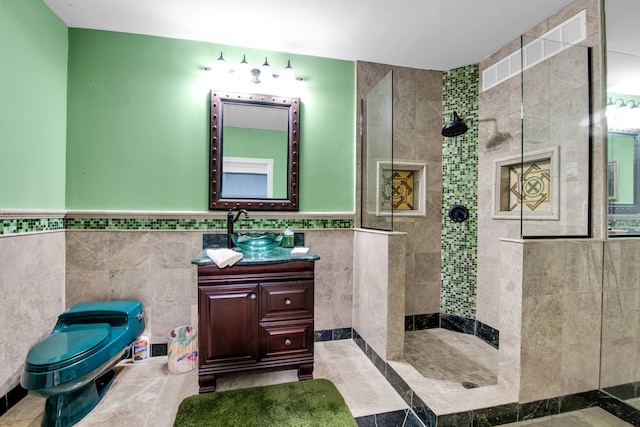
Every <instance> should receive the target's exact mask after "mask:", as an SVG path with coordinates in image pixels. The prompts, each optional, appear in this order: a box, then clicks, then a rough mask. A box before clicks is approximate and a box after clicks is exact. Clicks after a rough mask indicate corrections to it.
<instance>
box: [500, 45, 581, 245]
mask: <svg viewBox="0 0 640 427" xmlns="http://www.w3.org/2000/svg"><path fill="white" fill-rule="evenodd" d="M521 46H522V49H521V52H524V53H523V54H521V70H523V71H522V72H521V78H522V81H521V86H520V88H521V125H522V129H521V130H522V135H521V152H520V155H521V157H520V162H519V165H517V166H515V167H514V168H512V169H519V170H512V171H510V172H509V173H510V177H509V178H508V179H509V180H510V181H509V184H508V187H509V197H510V198H511V200H514V199H515V200H517V203H518V204H519V208H520V212H519V219H520V237H521V238H522V239H525V240H527V239H557V238H562V239H567V238H590V237H591V236H592V225H591V221H592V219H591V217H592V171H593V160H592V150H593V114H592V113H593V111H592V109H593V99H592V96H593V95H592V93H593V90H592V53H591V48H590V47H585V46H580V45H570V44H566V45H563V46H562V48H559V47H558V42H556V41H552V40H544V39H540V38H535V37H530V36H522V37H521ZM531 46H536V47H537V46H540V49H541V50H543V49H545V47H547V46H549V47H551V46H552V47H553V48H555V49H557V50H558V52H557V53H556V54H554V55H552V56H550V57H547V58H546V59H544V60H540V61H535V60H532V59H531V57H529V56H528V53H529V50H528V48H530V47H531ZM512 181H513V182H512ZM504 187H505V186H501V188H503V190H504ZM540 188H543V189H544V191H539V189H540ZM527 189H530V190H527ZM514 194H516V196H514ZM515 204H516V203H515V202H511V201H510V206H514V205H515ZM536 209H537V210H539V212H540V211H542V212H541V214H540V213H539V212H536ZM545 210H546V212H545Z"/></svg>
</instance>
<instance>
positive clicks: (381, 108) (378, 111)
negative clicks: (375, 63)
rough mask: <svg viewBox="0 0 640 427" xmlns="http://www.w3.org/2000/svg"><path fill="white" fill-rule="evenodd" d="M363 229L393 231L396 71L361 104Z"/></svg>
mask: <svg viewBox="0 0 640 427" xmlns="http://www.w3.org/2000/svg"><path fill="white" fill-rule="evenodd" d="M360 139H361V147H362V149H361V153H360V155H361V158H360V164H361V169H362V170H361V174H360V179H361V183H360V188H361V198H360V226H361V227H362V228H368V229H374V230H380V231H393V216H394V210H393V206H392V204H391V203H389V201H388V200H387V201H385V200H386V199H385V197H386V196H389V197H390V194H391V192H392V191H393V188H392V185H391V184H392V179H391V175H390V173H392V172H393V168H394V163H393V71H390V72H389V73H388V74H387V75H386V76H385V77H384V78H383V79H382V80H381V81H380V82H378V84H377V85H376V86H375V87H374V88H373V89H372V90H371V91H370V92H369V93H368V94H367V95H366V96H365V97H364V98H363V99H362V100H361V116H360Z"/></svg>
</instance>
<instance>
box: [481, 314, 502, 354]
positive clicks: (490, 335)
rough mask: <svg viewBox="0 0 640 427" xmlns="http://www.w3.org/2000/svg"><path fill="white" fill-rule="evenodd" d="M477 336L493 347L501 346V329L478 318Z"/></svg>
mask: <svg viewBox="0 0 640 427" xmlns="http://www.w3.org/2000/svg"><path fill="white" fill-rule="evenodd" d="M476 336H477V337H478V338H480V339H481V340H482V341H484V342H486V343H487V344H489V345H490V346H491V347H493V348H500V331H498V330H497V329H495V328H492V327H491V326H489V325H487V324H485V323H482V322H481V321H479V320H476Z"/></svg>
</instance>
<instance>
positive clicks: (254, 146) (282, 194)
mask: <svg viewBox="0 0 640 427" xmlns="http://www.w3.org/2000/svg"><path fill="white" fill-rule="evenodd" d="M299 126H300V100H299V99H298V98H283V97H278V96H272V95H255V94H244V93H231V92H220V91H211V145H210V156H211V157H210V161H209V209H212V210H218V209H222V210H228V209H233V208H243V209H253V210H296V211H297V210H298V176H299V157H298V152H299V147H300V141H299V138H300V130H299V129H300V127H299Z"/></svg>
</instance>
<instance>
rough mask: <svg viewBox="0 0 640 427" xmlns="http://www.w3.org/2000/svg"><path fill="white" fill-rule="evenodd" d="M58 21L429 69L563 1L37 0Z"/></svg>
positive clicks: (501, 37) (476, 54) (465, 60)
mask: <svg viewBox="0 0 640 427" xmlns="http://www.w3.org/2000/svg"><path fill="white" fill-rule="evenodd" d="M43 1H44V3H45V4H46V5H48V6H49V8H51V10H53V12H54V13H55V14H56V15H58V16H59V17H60V18H61V19H62V21H64V23H65V24H67V26H69V27H72V28H90V29H99V30H109V31H119V32H127V33H136V34H147V35H155V36H163V37H171V38H180V39H187V40H200V41H208V42H214V43H221V44H229V45H236V46H243V47H248V48H256V49H264V50H271V51H282V52H289V53H297V54H304V55H312V56H320V57H328V58H336V59H344V60H350V61H355V60H362V61H371V62H378V63H383V64H392V65H400V66H406V67H415V68H423V69H431V70H449V69H452V68H456V67H459V66H464V65H469V64H474V63H477V62H480V61H481V60H482V59H484V58H486V57H487V56H489V55H491V54H492V53H494V52H495V51H496V50H498V49H499V48H501V47H502V46H504V45H505V44H507V43H509V42H510V41H512V40H514V39H515V38H517V37H518V36H520V35H521V34H523V33H524V32H526V31H527V30H529V29H530V28H532V27H533V26H535V25H536V24H538V23H540V22H541V21H543V20H544V19H545V18H547V17H548V16H550V15H552V14H554V13H555V12H557V11H558V10H560V9H561V8H562V7H564V6H565V5H567V4H569V3H570V2H571V0H535V1H532V0H456V1H447V0H396V1H388V0H323V1H311V0H307V1H302V0H226V1H222V0H43Z"/></svg>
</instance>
